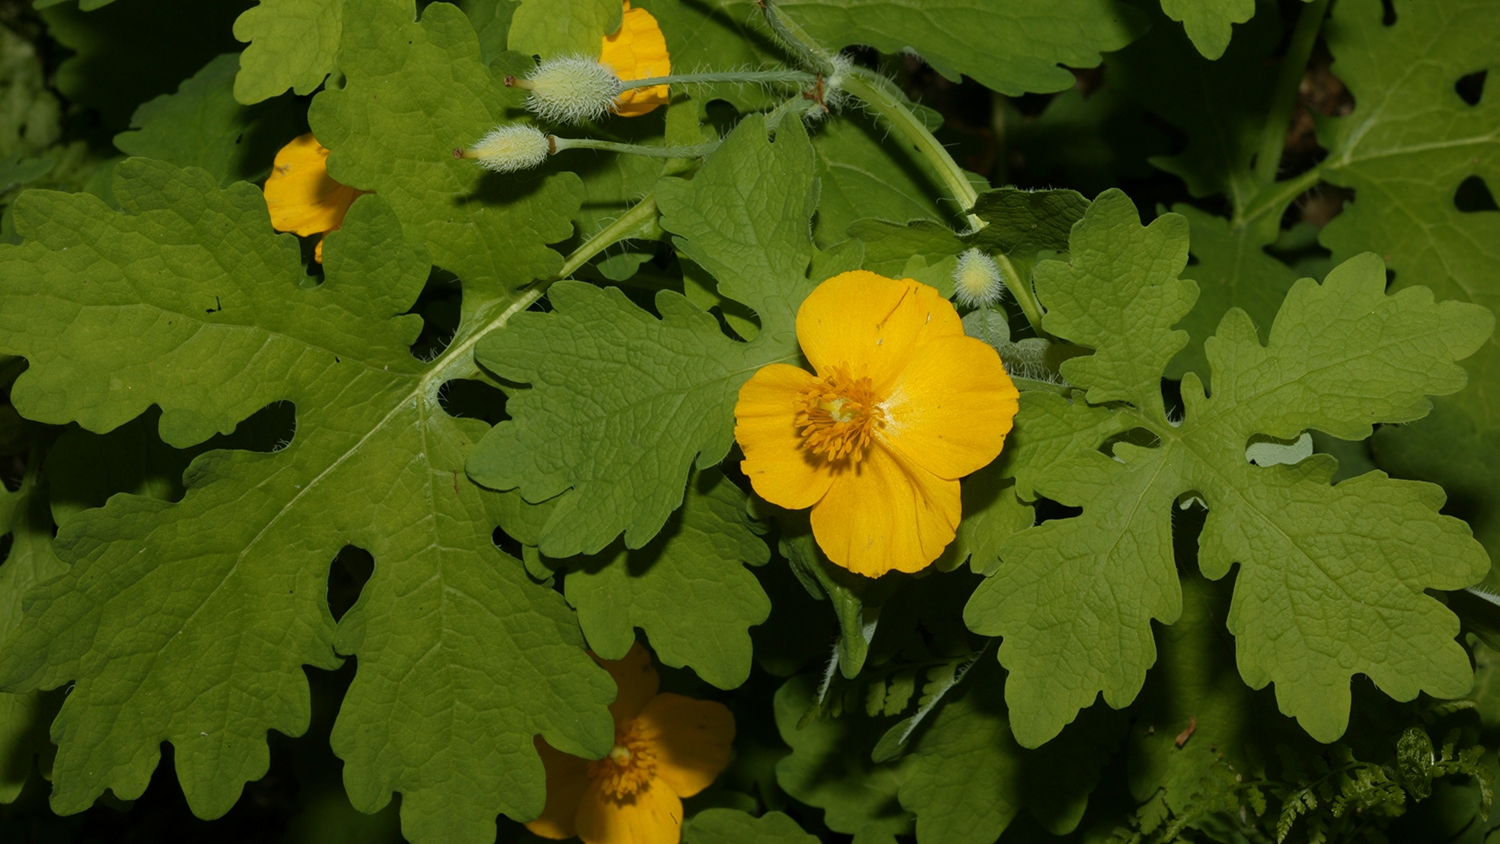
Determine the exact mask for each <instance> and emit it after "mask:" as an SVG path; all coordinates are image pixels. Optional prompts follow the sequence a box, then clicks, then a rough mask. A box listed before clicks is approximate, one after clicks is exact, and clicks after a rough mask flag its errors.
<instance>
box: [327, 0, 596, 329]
mask: <svg viewBox="0 0 1500 844" xmlns="http://www.w3.org/2000/svg"><path fill="white" fill-rule="evenodd" d="M347 2H348V8H347V9H346V12H347V14H346V16H345V21H344V24H345V25H344V40H343V46H342V48H341V50H340V53H339V68H340V70H342V71H343V72H344V74H345V75H346V77H347V81H346V84H345V86H344V87H343V88H342V89H339V90H330V91H324V92H323V93H321V94H319V95H318V97H317V99H315V100H314V101H313V105H312V109H311V111H310V112H309V113H308V120H309V122H311V124H312V128H313V131H314V132H315V133H316V134H317V137H318V140H319V141H320V142H321V143H322V144H323V145H324V146H326V147H328V148H329V149H331V150H333V153H332V155H330V156H329V157H328V172H329V175H331V176H333V178H334V179H336V180H338V181H339V182H341V183H343V184H346V185H350V186H352V187H356V188H359V189H361V190H373V191H375V192H377V193H379V194H381V195H383V196H385V197H386V198H387V199H388V200H389V201H390V203H391V207H392V208H393V209H395V211H396V214H397V216H399V217H400V218H401V224H402V226H403V228H404V230H405V231H406V232H407V234H408V236H410V237H413V238H414V239H416V240H418V241H419V242H425V243H426V245H427V249H428V251H429V252H431V254H432V261H433V263H434V264H436V265H438V266H440V267H442V268H444V269H446V270H450V271H452V272H453V273H454V274H456V275H457V276H458V277H459V278H461V279H463V281H464V288H465V294H466V295H465V296H464V313H465V315H466V316H471V315H472V316H474V318H476V319H487V318H488V315H487V314H476V312H475V310H474V304H472V300H473V299H475V298H476V297H477V298H479V299H481V300H483V301H494V300H496V299H497V298H499V297H501V296H502V294H504V293H507V292H508V291H509V290H510V289H512V288H515V287H519V286H521V285H524V284H527V283H529V282H531V281H532V280H534V279H539V278H549V277H551V276H552V275H553V274H554V273H556V272H557V271H558V269H559V268H561V266H562V256H561V255H559V254H558V253H557V252H555V251H553V250H551V249H548V248H547V246H546V244H549V243H559V242H561V241H564V240H567V239H568V237H569V236H570V235H571V234H572V233H573V227H572V225H571V223H570V221H571V220H572V218H573V216H574V215H575V214H576V213H577V211H578V207H579V204H580V202H581V201H582V199H583V191H582V187H581V183H580V181H579V179H578V177H577V176H575V175H573V174H572V173H557V174H555V175H550V176H542V177H538V176H536V175H534V174H528V175H527V176H521V177H518V176H516V175H513V174H498V173H487V172H486V171H484V170H482V169H481V168H479V167H476V166H475V165H474V162H472V161H455V160H454V159H453V150H454V148H456V147H466V146H468V145H470V144H472V143H474V142H475V141H477V140H479V138H480V137H482V136H483V135H484V133H486V132H488V131H489V130H490V129H493V128H494V127H495V126H496V125H497V124H499V123H503V122H507V121H510V120H514V119H515V118H516V117H518V116H519V109H520V107H521V104H522V102H523V100H524V97H523V96H522V94H523V92H522V91H520V90H519V89H511V88H506V87H505V85H504V83H503V78H504V76H505V75H506V74H507V73H520V72H522V71H523V70H524V69H525V68H526V67H528V66H530V64H531V59H530V58H528V57H525V56H521V55H519V54H516V53H507V54H504V55H502V56H500V57H499V58H497V59H495V60H494V61H493V62H491V63H490V64H489V65H488V66H486V65H485V64H484V63H482V62H481V61H480V47H479V37H478V36H477V35H475V34H474V28H473V26H471V25H470V23H469V19H468V18H467V17H465V16H464V14H463V13H462V12H460V11H459V10H458V9H457V8H455V7H454V6H450V5H448V4H446V3H436V4H433V5H432V6H429V7H428V8H427V10H426V12H425V13H424V14H423V15H422V22H421V23H415V22H414V17H415V9H414V6H413V0H404V2H402V0H347ZM393 45H404V46H402V47H401V48H400V49H397V48H395V47H393Z"/></svg>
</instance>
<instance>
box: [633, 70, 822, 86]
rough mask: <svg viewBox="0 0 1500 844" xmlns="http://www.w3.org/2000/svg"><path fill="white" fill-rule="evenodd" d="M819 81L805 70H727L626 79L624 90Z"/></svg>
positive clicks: (803, 84) (799, 83) (804, 83)
mask: <svg viewBox="0 0 1500 844" xmlns="http://www.w3.org/2000/svg"><path fill="white" fill-rule="evenodd" d="M817 81H818V77H816V76H814V75H813V74H811V73H808V72H806V71H803V70H725V71H720V72H717V73H671V74H668V75H666V76H648V77H646V78H645V79H626V80H625V85H624V90H626V91H629V90H630V89H632V88H650V87H651V86H653V85H691V84H699V85H714V84H723V83H732V84H740V85H743V84H753V85H792V86H799V87H801V86H807V85H812V84H814V83H816V82H817Z"/></svg>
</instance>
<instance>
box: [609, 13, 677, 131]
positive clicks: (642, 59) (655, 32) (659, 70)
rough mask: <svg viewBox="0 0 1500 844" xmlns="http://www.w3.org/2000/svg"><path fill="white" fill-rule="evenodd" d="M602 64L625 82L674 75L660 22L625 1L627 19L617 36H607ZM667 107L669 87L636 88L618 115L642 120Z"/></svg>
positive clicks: (623, 101) (617, 110) (620, 104)
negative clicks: (647, 114)
mask: <svg viewBox="0 0 1500 844" xmlns="http://www.w3.org/2000/svg"><path fill="white" fill-rule="evenodd" d="M599 63H600V64H603V65H605V66H607V67H610V68H612V69H613V70H614V72H615V75H616V76H619V77H620V78H621V79H627V80H628V79H647V78H649V77H652V76H666V75H667V74H669V73H671V72H672V59H671V57H670V56H668V55H667V39H666V38H665V37H664V36H663V35H662V34H661V27H660V26H657V24H656V18H654V17H652V16H651V13H650V12H648V11H646V10H645V9H632V8H630V0H625V17H624V20H623V21H622V22H621V23H620V29H619V31H618V32H616V33H615V34H614V35H606V36H604V50H603V51H602V52H601V53H600V54H599ZM666 104H667V86H666V85H652V86H651V87H650V88H632V89H630V90H628V91H624V92H622V93H621V94H620V97H619V100H618V105H616V106H615V113H616V114H618V115H620V116H621V117H640V116H641V115H643V114H646V113H647V112H650V111H652V110H653V109H655V108H656V107H657V106H660V105H666Z"/></svg>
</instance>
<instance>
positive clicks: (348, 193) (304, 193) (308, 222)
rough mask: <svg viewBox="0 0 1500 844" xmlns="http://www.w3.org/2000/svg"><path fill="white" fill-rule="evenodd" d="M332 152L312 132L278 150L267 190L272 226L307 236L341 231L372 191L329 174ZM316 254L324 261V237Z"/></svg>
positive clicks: (267, 205) (320, 260)
mask: <svg viewBox="0 0 1500 844" xmlns="http://www.w3.org/2000/svg"><path fill="white" fill-rule="evenodd" d="M328 153H329V150H328V148H327V147H324V146H323V145H322V144H320V143H318V139H317V138H314V137H313V135H312V133H311V132H308V133H307V134H306V135H302V136H300V137H298V138H296V139H295V140H293V141H292V142H291V143H289V144H287V145H286V146H284V147H282V148H281V151H280V152H278V153H276V162H275V164H274V165H273V166H272V167H271V175H270V176H269V177H267V178H266V186H265V188H264V190H263V192H264V193H265V195H266V209H267V210H268V211H270V212H271V227H272V228H274V229H276V230H277V231H279V232H295V233H297V234H299V235H302V236H303V237H307V236H309V235H315V234H318V235H321V234H327V233H328V232H331V231H337V230H338V228H339V226H342V225H343V224H344V214H346V213H348V211H349V206H350V205H353V204H354V200H356V199H358V198H359V197H360V196H361V195H363V194H365V193H368V191H362V190H357V189H355V188H351V187H349V186H348V185H341V184H339V183H338V182H335V181H334V180H333V178H332V177H331V176H329V175H328ZM313 256H314V257H315V258H316V259H317V261H318V263H320V264H321V263H322V262H323V241H322V240H319V241H318V248H317V250H316V251H315V252H314V253H313Z"/></svg>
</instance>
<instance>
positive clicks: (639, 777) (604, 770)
mask: <svg viewBox="0 0 1500 844" xmlns="http://www.w3.org/2000/svg"><path fill="white" fill-rule="evenodd" d="M638 724H639V722H638V721H631V722H630V724H628V725H627V726H626V727H625V730H624V732H621V733H617V734H615V746H614V749H613V750H611V751H610V752H609V755H608V756H606V757H604V758H603V759H600V760H599V761H597V762H595V763H593V764H592V765H589V777H590V778H592V779H595V780H598V781H599V790H600V791H603V792H604V793H605V794H606V795H608V796H610V797H613V798H616V799H622V800H623V799H625V798H628V797H630V796H631V795H634V794H636V793H637V792H640V791H642V790H644V789H645V788H646V786H648V785H650V783H651V778H652V777H653V776H655V774H656V751H655V750H654V749H653V748H652V747H651V745H650V744H649V743H647V742H646V741H644V740H643V739H642V737H641V735H640V732H641V731H640V729H639V727H638Z"/></svg>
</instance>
